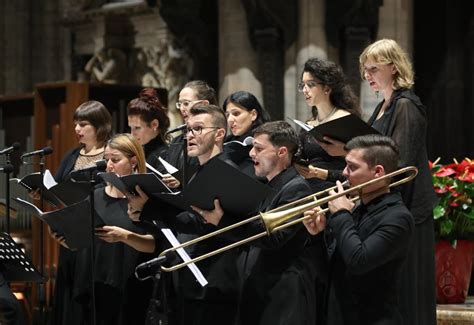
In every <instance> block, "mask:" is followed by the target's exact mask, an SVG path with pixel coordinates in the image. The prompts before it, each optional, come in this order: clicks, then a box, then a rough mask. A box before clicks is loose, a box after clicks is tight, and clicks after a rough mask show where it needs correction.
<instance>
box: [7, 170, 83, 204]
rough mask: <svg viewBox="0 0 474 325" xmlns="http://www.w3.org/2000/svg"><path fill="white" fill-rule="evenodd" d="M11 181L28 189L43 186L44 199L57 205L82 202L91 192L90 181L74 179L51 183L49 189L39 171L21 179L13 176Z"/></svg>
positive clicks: (31, 189)
mask: <svg viewBox="0 0 474 325" xmlns="http://www.w3.org/2000/svg"><path fill="white" fill-rule="evenodd" d="M47 172H49V171H47ZM45 175H46V174H45ZM49 175H51V174H49ZM46 177H47V176H46ZM51 178H52V176H51ZM10 181H11V182H15V183H18V184H20V185H21V186H23V187H24V188H26V189H27V190H28V191H34V190H36V189H39V188H40V187H42V188H43V196H44V199H45V200H46V201H47V202H48V203H50V204H51V205H53V206H55V207H60V206H68V205H71V204H74V203H77V202H80V201H82V200H84V199H86V198H87V196H88V195H89V192H90V184H89V183H78V182H75V181H74V180H72V179H68V180H66V181H63V182H61V183H56V184H55V185H53V184H51V185H52V186H51V187H49V189H48V188H46V186H45V185H44V177H43V178H41V174H40V173H39V172H38V173H32V174H29V175H26V176H25V177H23V178H21V179H18V178H11V179H10Z"/></svg>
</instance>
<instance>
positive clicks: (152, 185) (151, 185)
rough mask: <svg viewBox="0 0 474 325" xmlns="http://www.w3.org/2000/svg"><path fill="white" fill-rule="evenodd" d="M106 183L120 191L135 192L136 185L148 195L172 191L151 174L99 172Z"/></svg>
mask: <svg viewBox="0 0 474 325" xmlns="http://www.w3.org/2000/svg"><path fill="white" fill-rule="evenodd" d="M98 175H99V177H100V178H102V179H103V180H104V181H106V182H107V183H110V184H112V185H113V186H114V187H115V188H117V189H118V190H119V191H120V192H122V193H127V192H129V193H134V194H136V193H135V187H136V186H137V185H138V186H140V188H141V189H142V190H143V191H144V192H145V193H146V194H147V195H148V196H151V195H153V194H155V193H163V192H164V193H173V191H172V190H171V189H170V188H169V187H168V186H166V184H165V183H163V182H162V181H161V179H160V178H159V177H158V176H157V175H155V174H153V173H148V174H130V175H126V176H118V175H117V174H115V173H99V174H98Z"/></svg>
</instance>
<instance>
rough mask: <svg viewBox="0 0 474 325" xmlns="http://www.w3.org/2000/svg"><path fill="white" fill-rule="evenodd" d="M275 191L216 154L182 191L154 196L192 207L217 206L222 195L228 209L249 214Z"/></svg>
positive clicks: (244, 215)
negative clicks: (215, 202)
mask: <svg viewBox="0 0 474 325" xmlns="http://www.w3.org/2000/svg"><path fill="white" fill-rule="evenodd" d="M273 195H275V191H274V190H273V189H272V188H270V187H269V186H268V185H265V184H263V183H261V182H259V181H258V180H256V179H255V178H252V177H250V176H248V175H246V174H244V173H242V172H241V171H240V170H238V169H237V168H235V167H233V166H231V165H229V164H228V163H226V162H225V161H223V160H221V159H219V158H217V157H216V158H213V159H211V160H210V161H209V162H208V163H206V164H205V165H204V166H202V167H201V169H200V170H199V171H198V172H197V174H196V175H195V176H194V177H193V178H192V180H191V181H190V182H189V183H188V184H187V185H186V187H185V188H184V190H183V191H182V192H181V193H175V194H157V195H154V196H156V197H157V198H159V199H161V200H164V201H165V202H168V203H170V204H171V205H174V206H175V207H177V208H179V209H181V210H190V205H194V206H197V207H199V208H201V209H204V210H213V209H214V199H219V201H220V203H221V206H222V208H223V209H224V211H225V212H226V213H229V214H231V215H234V216H236V217H238V216H242V217H246V216H247V215H248V214H249V213H252V212H255V211H256V210H257V208H258V206H259V204H260V203H261V202H262V201H263V200H264V199H265V198H267V197H269V196H273Z"/></svg>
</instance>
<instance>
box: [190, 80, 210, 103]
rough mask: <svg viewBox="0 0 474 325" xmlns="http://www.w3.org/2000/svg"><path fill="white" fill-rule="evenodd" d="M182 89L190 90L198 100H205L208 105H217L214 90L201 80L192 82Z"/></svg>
mask: <svg viewBox="0 0 474 325" xmlns="http://www.w3.org/2000/svg"><path fill="white" fill-rule="evenodd" d="M183 88H191V89H192V90H194V92H195V93H196V98H197V99H199V100H207V101H208V102H209V104H212V105H217V96H216V91H215V89H214V88H212V87H211V86H209V85H208V84H207V82H205V81H203V80H193V81H190V82H188V83H186V84H185V85H184V87H183Z"/></svg>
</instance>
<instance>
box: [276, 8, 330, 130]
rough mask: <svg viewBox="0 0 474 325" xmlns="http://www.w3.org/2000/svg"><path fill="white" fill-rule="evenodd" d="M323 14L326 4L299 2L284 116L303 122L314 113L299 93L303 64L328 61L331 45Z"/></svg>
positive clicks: (288, 71)
mask: <svg viewBox="0 0 474 325" xmlns="http://www.w3.org/2000/svg"><path fill="white" fill-rule="evenodd" d="M324 10H325V6H324V0H299V13H298V16H299V26H298V39H297V42H296V45H295V52H296V55H295V56H294V57H293V60H294V61H293V63H292V64H291V65H288V66H287V68H286V72H285V116H289V117H292V118H293V117H294V118H297V119H299V120H302V121H305V120H307V119H308V118H309V117H310V116H311V109H310V108H309V107H308V106H307V105H306V102H305V101H304V98H303V95H302V94H301V93H299V92H298V91H297V89H296V87H297V85H298V82H299V81H300V77H301V71H303V66H304V63H305V62H306V61H307V60H308V59H309V58H314V57H319V58H327V57H328V45H327V41H326V36H325V32H324V21H325V17H324ZM288 56H289V54H288V53H287V57H288Z"/></svg>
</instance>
